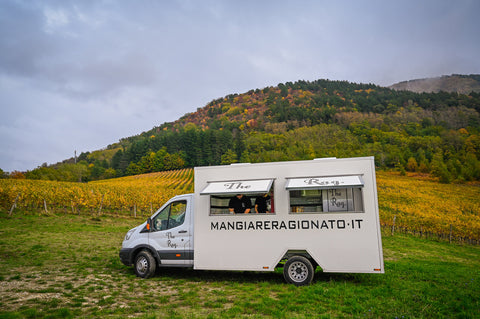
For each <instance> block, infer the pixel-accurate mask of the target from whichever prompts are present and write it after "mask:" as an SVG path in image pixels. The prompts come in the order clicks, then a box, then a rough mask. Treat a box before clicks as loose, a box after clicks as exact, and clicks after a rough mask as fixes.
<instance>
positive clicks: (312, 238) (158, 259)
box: [120, 157, 384, 286]
mask: <svg viewBox="0 0 480 319" xmlns="http://www.w3.org/2000/svg"><path fill="white" fill-rule="evenodd" d="M120 259H121V261H122V262H123V263H124V264H125V265H127V266H131V265H133V267H134V271H135V273H136V274H137V275H138V276H140V277H143V278H147V277H150V276H152V275H154V274H155V271H156V269H157V268H158V267H193V268H194V269H203V270H230V271H235V270H241V271H247V270H248V271H274V270H275V268H277V267H283V274H284V277H285V280H286V281H287V282H289V283H292V284H295V285H297V286H300V285H307V284H309V283H310V282H311V281H312V279H313V275H314V272H315V269H316V268H317V267H318V266H319V267H320V268H321V269H322V270H323V271H324V272H347V273H384V265H383V252H382V241H381V233H380V221H379V212H378V200H377V187H376V179H375V166H374V158H373V157H358V158H344V159H336V158H324V159H315V160H310V161H291V162H274V163H258V164H232V165H226V166H209V167H197V168H195V193H194V194H186V195H179V196H175V197H173V198H172V199H170V200H169V201H167V202H166V203H165V204H164V205H163V206H162V207H161V208H160V209H159V210H158V211H157V212H155V213H154V214H153V215H152V216H151V218H148V220H147V221H146V222H144V223H143V224H142V225H140V226H138V227H135V228H133V229H131V230H130V231H128V233H127V234H126V236H125V239H124V241H123V244H122V248H121V250H120Z"/></svg>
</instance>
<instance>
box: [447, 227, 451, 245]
mask: <svg viewBox="0 0 480 319" xmlns="http://www.w3.org/2000/svg"><path fill="white" fill-rule="evenodd" d="M448 242H449V243H450V244H451V243H452V224H450V235H449V236H448Z"/></svg>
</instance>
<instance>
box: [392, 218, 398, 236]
mask: <svg viewBox="0 0 480 319" xmlns="http://www.w3.org/2000/svg"><path fill="white" fill-rule="evenodd" d="M395 219H397V215H395V216H393V224H392V236H393V233H394V232H395Z"/></svg>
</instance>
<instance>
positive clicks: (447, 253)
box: [0, 213, 480, 318]
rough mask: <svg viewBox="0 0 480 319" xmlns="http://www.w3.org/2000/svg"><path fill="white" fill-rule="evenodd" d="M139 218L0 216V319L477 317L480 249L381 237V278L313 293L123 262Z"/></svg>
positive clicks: (344, 278)
mask: <svg viewBox="0 0 480 319" xmlns="http://www.w3.org/2000/svg"><path fill="white" fill-rule="evenodd" d="M141 222H142V220H140V219H136V220H135V219H126V218H118V217H114V216H101V217H100V218H98V217H96V218H95V219H93V218H92V217H89V216H76V215H75V216H74V215H62V216H38V215H36V214H28V213H16V214H15V215H14V216H13V217H12V218H8V217H7V214H6V213H0V318H76V317H107V318H124V317H133V318H185V317H188V318H235V317H249V318H258V317H267V318H379V317H382V318H476V317H477V318H478V317H480V315H479V314H480V270H479V269H480V247H479V246H461V245H457V244H449V243H448V242H436V241H432V240H426V239H421V238H416V237H413V236H406V235H395V236H391V235H389V234H387V233H385V236H384V237H383V247H384V257H385V269H386V273H385V274H383V275H380V274H327V273H322V272H321V271H320V270H318V271H317V273H316V275H315V279H314V282H313V283H312V284H311V285H310V286H306V287H295V286H293V285H288V284H286V283H285V282H284V280H283V276H282V274H281V270H277V271H276V272H272V273H265V272H261V273H254V272H217V271H195V270H192V269H160V271H159V272H158V274H157V275H156V276H155V277H154V278H151V279H147V280H144V279H140V278H137V277H136V276H135V275H134V273H133V270H132V268H129V267H126V266H124V265H123V264H121V263H120V260H119V258H118V251H119V249H120V246H121V242H122V240H123V236H124V235H125V233H126V231H127V230H128V229H130V228H131V227H133V226H136V225H138V224H140V223H141Z"/></svg>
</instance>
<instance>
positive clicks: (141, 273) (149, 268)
mask: <svg viewBox="0 0 480 319" xmlns="http://www.w3.org/2000/svg"><path fill="white" fill-rule="evenodd" d="M133 265H134V269H135V274H136V275H137V276H138V277H142V278H150V277H152V276H153V275H154V274H155V270H156V269H157V263H156V262H155V258H154V257H153V256H152V254H151V253H150V252H149V251H147V250H142V251H141V252H139V253H138V254H137V256H135V263H134V264H133Z"/></svg>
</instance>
